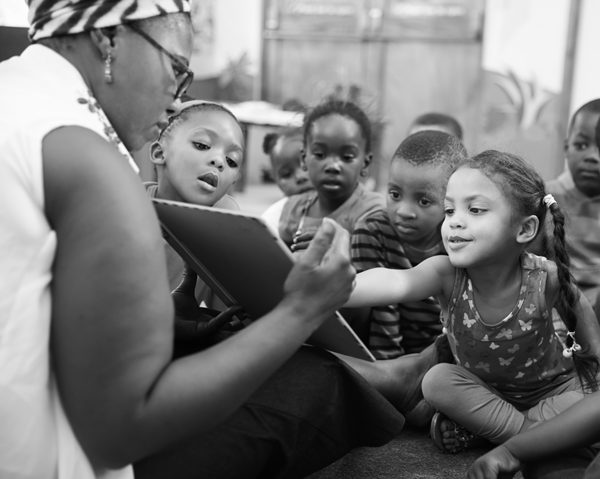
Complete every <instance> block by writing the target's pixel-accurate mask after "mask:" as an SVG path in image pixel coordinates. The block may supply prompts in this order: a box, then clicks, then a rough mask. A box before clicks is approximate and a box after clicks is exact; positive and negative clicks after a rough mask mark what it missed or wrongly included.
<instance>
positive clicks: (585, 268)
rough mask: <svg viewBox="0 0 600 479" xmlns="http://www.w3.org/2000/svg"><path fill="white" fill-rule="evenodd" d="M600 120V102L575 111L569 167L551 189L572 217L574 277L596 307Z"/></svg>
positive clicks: (599, 241) (599, 259)
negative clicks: (598, 138)
mask: <svg viewBox="0 0 600 479" xmlns="http://www.w3.org/2000/svg"><path fill="white" fill-rule="evenodd" d="M599 118H600V99H597V100H593V101H590V102H588V103H586V104H585V105H583V106H582V107H581V108H579V110H577V111H576V112H575V114H574V115H573V118H572V119H571V124H570V126H569V130H568V134H567V138H566V140H565V153H566V156H567V163H568V167H569V168H568V170H567V171H565V172H564V173H562V174H561V175H560V176H559V177H558V178H557V179H556V180H554V181H549V182H548V186H547V190H548V192H549V193H552V194H553V195H554V197H555V198H556V201H557V202H558V204H559V205H560V207H561V208H562V209H563V210H564V211H565V212H566V213H567V214H568V216H567V218H568V219H567V237H568V238H569V246H570V249H569V253H570V255H571V257H572V272H573V276H574V277H575V280H576V281H577V284H578V286H579V289H580V290H581V291H582V292H583V294H585V296H586V297H587V299H588V300H589V301H590V303H591V304H592V306H594V305H595V303H596V296H597V295H598V291H599V290H600V156H599V155H598V145H596V142H595V128H596V123H597V122H598V119H599Z"/></svg>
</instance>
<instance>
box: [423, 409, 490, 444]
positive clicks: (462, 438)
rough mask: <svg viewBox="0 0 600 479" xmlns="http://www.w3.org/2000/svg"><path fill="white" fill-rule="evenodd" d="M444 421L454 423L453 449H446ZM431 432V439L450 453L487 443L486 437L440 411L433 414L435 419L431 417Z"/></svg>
mask: <svg viewBox="0 0 600 479" xmlns="http://www.w3.org/2000/svg"><path fill="white" fill-rule="evenodd" d="M443 421H450V422H451V423H452V424H454V447H453V448H452V449H446V445H445V444H444V440H443V439H444V433H443V432H442V422H443ZM429 432H430V434H431V439H432V440H433V443H434V444H435V445H436V446H437V448H438V449H439V450H440V451H442V452H444V453H448V454H457V453H459V452H463V451H466V450H467V449H474V448H476V447H480V446H483V445H484V444H486V443H487V441H486V440H485V439H483V438H482V437H479V436H476V435H475V434H473V433H472V432H471V431H469V430H468V429H467V428H465V427H463V426H459V425H458V424H456V423H455V422H454V421H453V420H452V419H450V418H448V416H446V415H445V414H442V413H441V412H439V411H438V412H436V413H435V414H434V415H433V419H431V428H430V430H429Z"/></svg>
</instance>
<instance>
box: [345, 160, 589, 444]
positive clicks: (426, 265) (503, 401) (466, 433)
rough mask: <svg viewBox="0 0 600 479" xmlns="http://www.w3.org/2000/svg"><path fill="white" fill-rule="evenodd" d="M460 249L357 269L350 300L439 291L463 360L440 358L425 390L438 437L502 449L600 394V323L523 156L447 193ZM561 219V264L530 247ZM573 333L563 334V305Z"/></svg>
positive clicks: (557, 241)
mask: <svg viewBox="0 0 600 479" xmlns="http://www.w3.org/2000/svg"><path fill="white" fill-rule="evenodd" d="M444 203H445V213H446V218H445V220H444V223H443V224H442V238H443V240H444V245H445V247H446V250H447V251H448V256H447V257H446V256H434V257H432V258H429V259H427V260H426V261H423V262H422V263H421V264H419V265H418V266H417V267H415V268H413V269H410V270H388V269H383V268H378V269H372V270H369V271H366V272H364V273H361V274H359V275H358V276H357V278H356V279H357V281H356V287H355V289H354V291H353V293H352V296H351V298H350V301H349V302H348V303H347V304H346V306H348V307H362V306H377V305H385V304H392V303H401V302H407V301H417V300H420V299H422V298H425V297H429V296H436V297H437V298H438V300H439V302H440V305H441V307H442V312H443V319H442V322H443V324H444V333H445V334H447V335H448V340H449V342H450V346H451V348H452V352H453V354H454V359H455V360H456V364H446V363H444V364H438V365H436V366H434V367H433V368H432V369H430V370H429V372H427V374H426V375H425V378H424V380H423V394H424V396H425V399H426V400H427V402H428V403H429V404H430V405H431V406H432V407H434V408H435V409H436V410H437V411H438V412H437V413H436V414H435V415H434V417H433V420H432V424H431V435H432V438H433V440H434V442H435V444H436V445H437V446H438V447H439V448H440V449H441V450H442V451H444V452H459V451H461V450H464V449H465V448H468V447H471V446H473V445H475V444H477V443H481V442H482V441H481V440H480V438H484V439H487V440H488V441H491V442H493V443H496V444H502V443H503V442H505V441H506V440H508V439H509V438H511V437H513V436H515V435H516V434H518V433H519V432H521V431H523V430H526V429H529V428H530V427H532V426H533V425H535V424H537V423H539V422H542V421H546V420H548V419H550V418H551V417H554V416H555V415H557V414H559V413H560V412H562V411H564V410H565V409H567V408H568V407H570V406H571V405H573V404H574V403H576V402H577V401H579V400H581V399H582V398H583V397H584V395H585V394H587V393H589V392H592V391H596V390H597V389H598V387H597V382H596V375H597V373H598V366H599V362H598V355H599V354H600V326H599V325H598V322H597V321H596V318H595V316H594V313H593V311H592V309H591V307H590V305H589V303H588V301H587V300H586V299H585V297H584V296H583V295H582V294H581V293H580V292H579V290H578V289H577V286H576V285H575V282H574V280H573V278H572V276H571V274H570V271H569V256H568V254H567V248H566V242H565V231H564V216H563V214H562V212H561V211H560V208H559V206H558V205H557V204H556V202H555V201H554V199H553V198H552V196H551V195H547V194H546V192H545V188H544V181H543V180H542V178H541V177H540V176H539V174H538V173H537V172H536V171H535V170H534V169H533V168H532V167H530V166H529V165H527V164H526V163H525V162H524V161H523V160H522V159H521V158H519V157H517V156H514V155H511V154H508V153H502V152H499V151H494V150H489V151H485V152H483V153H480V154H479V155H477V156H475V157H473V158H470V159H468V160H465V161H464V162H462V163H461V164H459V165H458V166H457V168H456V170H455V171H454V173H453V174H452V176H451V177H450V179H449V181H448V185H447V189H446V197H445V201H444ZM547 214H550V215H551V216H552V220H553V221H552V222H553V224H554V235H553V238H551V239H552V241H551V242H550V244H549V247H550V248H553V250H554V251H553V253H554V254H553V257H554V258H555V261H549V260H547V259H546V258H544V257H541V256H535V255H533V254H531V253H527V252H526V251H525V248H526V246H527V245H528V244H529V243H530V242H531V241H533V239H534V238H535V237H536V235H537V234H538V231H539V228H540V225H544V222H545V218H546V215H547ZM552 308H556V310H557V311H558V313H559V314H560V316H561V318H563V320H564V322H565V324H566V326H567V328H568V337H567V342H566V344H563V343H562V342H561V341H560V340H559V338H558V336H557V335H556V333H555V330H554V325H553V323H552V316H551V311H552Z"/></svg>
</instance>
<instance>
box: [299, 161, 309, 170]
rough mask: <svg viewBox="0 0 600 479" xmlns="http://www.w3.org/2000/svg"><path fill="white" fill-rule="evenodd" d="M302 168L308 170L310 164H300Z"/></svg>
mask: <svg viewBox="0 0 600 479" xmlns="http://www.w3.org/2000/svg"><path fill="white" fill-rule="evenodd" d="M300 168H302V171H308V166H306V163H304V162H303V163H302V164H301V165H300Z"/></svg>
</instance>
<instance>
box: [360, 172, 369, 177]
mask: <svg viewBox="0 0 600 479" xmlns="http://www.w3.org/2000/svg"><path fill="white" fill-rule="evenodd" d="M368 174H369V172H368V171H367V170H362V171H361V172H360V176H362V177H363V178H365V177H366V176H367V175H368Z"/></svg>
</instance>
